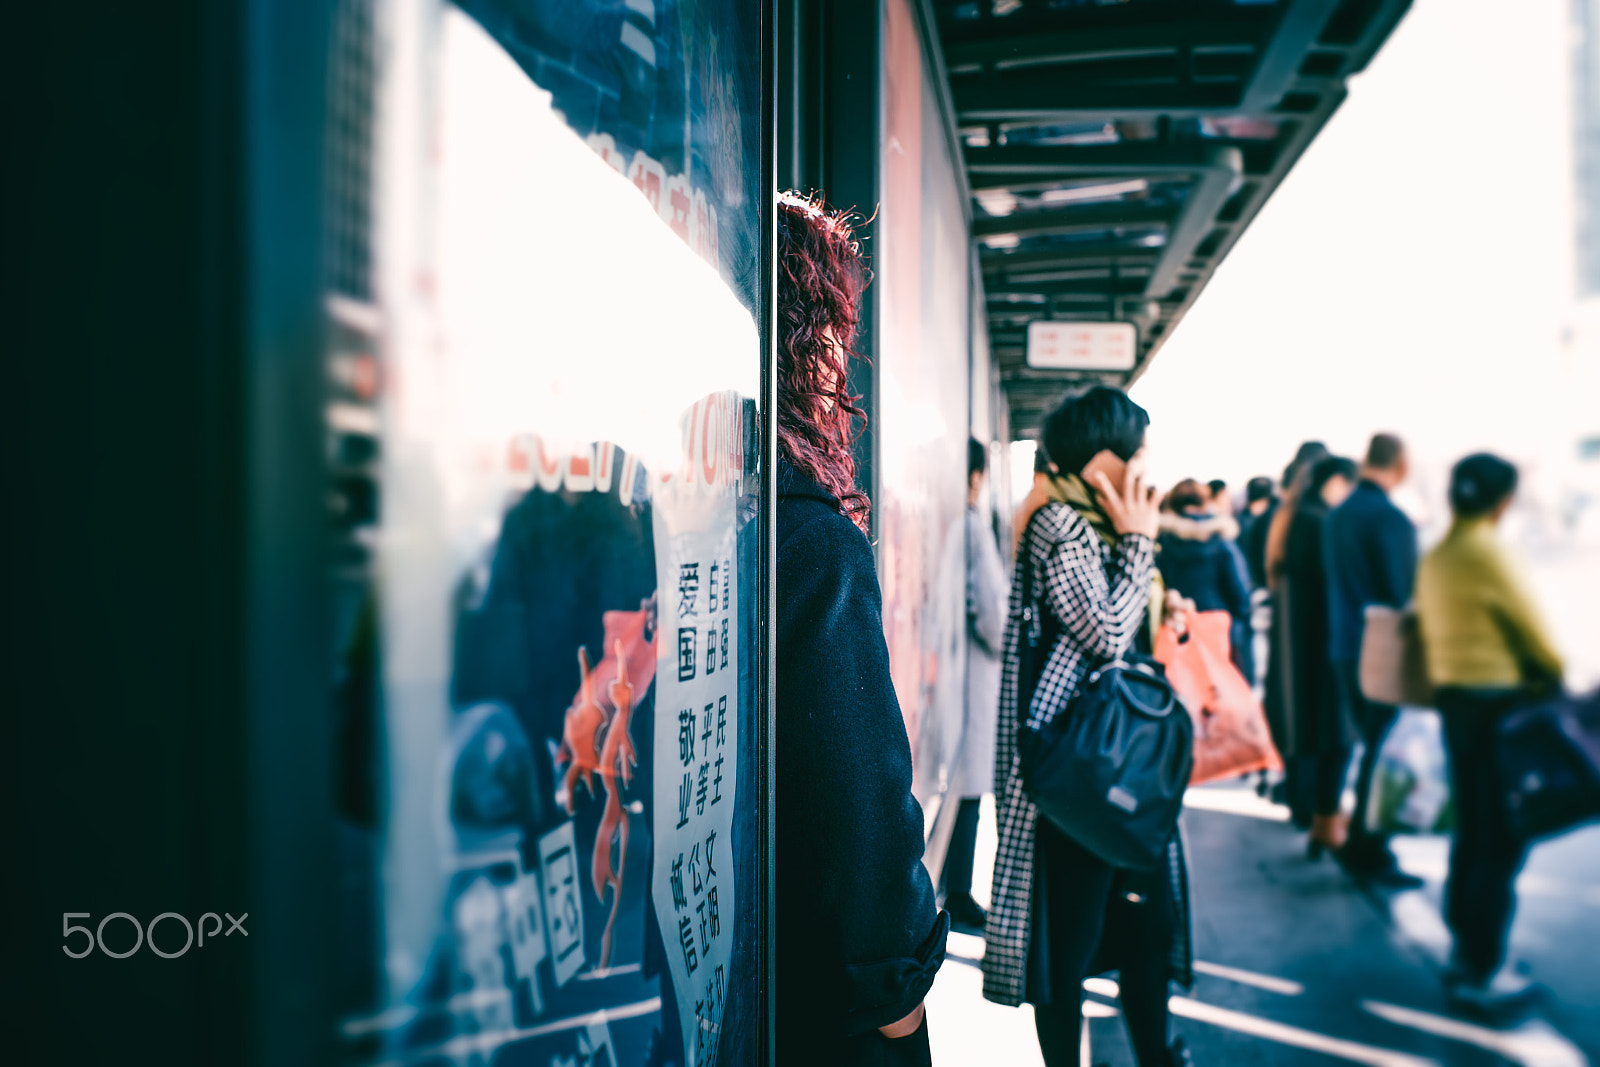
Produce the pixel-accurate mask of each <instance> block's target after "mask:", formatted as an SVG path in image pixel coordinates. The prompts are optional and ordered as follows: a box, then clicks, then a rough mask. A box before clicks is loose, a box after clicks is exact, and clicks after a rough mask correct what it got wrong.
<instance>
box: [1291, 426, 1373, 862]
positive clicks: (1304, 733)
mask: <svg viewBox="0 0 1600 1067" xmlns="http://www.w3.org/2000/svg"><path fill="white" fill-rule="evenodd" d="M1355 483H1356V464H1355V461H1354V460H1350V459H1346V458H1345V457H1344V456H1328V457H1326V458H1325V459H1320V460H1318V461H1317V462H1316V463H1314V464H1312V466H1311V476H1310V480H1309V481H1308V482H1307V483H1306V487H1305V492H1304V493H1303V494H1302V495H1301V497H1300V501H1299V503H1298V504H1297V505H1296V506H1295V510H1294V516H1293V517H1292V518H1291V519H1290V520H1289V537H1288V541H1287V544H1286V546H1285V559H1284V567H1285V570H1286V573H1287V575H1288V578H1289V581H1290V582H1291V583H1292V584H1293V585H1294V590H1295V593H1294V597H1293V599H1292V600H1291V601H1290V608H1289V612H1290V614H1289V678H1290V683H1289V684H1290V688H1291V693H1292V699H1291V701H1290V713H1291V714H1292V715H1293V716H1294V730H1293V732H1292V736H1293V738H1294V747H1293V748H1292V749H1291V750H1290V751H1288V752H1285V753H1284V754H1283V755H1284V757H1285V758H1286V759H1293V760H1295V761H1297V764H1298V767H1299V769H1300V770H1301V773H1300V774H1298V775H1297V776H1296V784H1297V786H1298V787H1299V788H1298V789H1297V791H1296V793H1295V794H1294V795H1292V796H1291V798H1290V806H1291V807H1293V808H1296V809H1298V814H1299V816H1300V819H1299V821H1306V820H1307V817H1309V821H1310V823H1311V835H1310V843H1309V845H1308V847H1307V854H1308V855H1310V856H1311V858H1312V859H1316V858H1318V857H1319V856H1321V855H1322V852H1323V850H1324V849H1331V850H1334V851H1337V850H1339V849H1340V848H1343V847H1344V845H1345V841H1346V837H1347V835H1348V830H1349V824H1350V820H1349V817H1348V816H1345V815H1343V814H1342V813H1341V811H1340V801H1341V799H1342V798H1343V795H1344V775H1345V768H1347V767H1348V766H1349V765H1350V749H1351V747H1352V746H1353V745H1354V743H1355V731H1354V729H1353V728H1352V727H1351V726H1350V724H1349V719H1348V716H1347V715H1346V714H1345V709H1344V704H1343V702H1342V701H1341V700H1340V695H1339V686H1338V683H1337V681H1335V679H1334V673H1333V661H1332V660H1331V659H1329V657H1328V572H1327V566H1326V563H1325V562H1324V558H1323V551H1324V550H1323V542H1324V540H1325V531H1326V528H1327V525H1328V514H1329V513H1330V512H1331V511H1332V510H1333V509H1334V508H1336V507H1338V506H1339V505H1340V504H1342V503H1343V502H1344V499H1345V498H1346V497H1347V496H1349V495H1350V490H1351V489H1352V488H1354V486H1355Z"/></svg>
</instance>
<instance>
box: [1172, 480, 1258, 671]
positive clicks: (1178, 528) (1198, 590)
mask: <svg viewBox="0 0 1600 1067" xmlns="http://www.w3.org/2000/svg"><path fill="white" fill-rule="evenodd" d="M1167 504H1168V507H1169V508H1170V510H1169V511H1167V512H1165V513H1164V514H1163V515H1162V516H1161V536H1160V537H1159V538H1157V542H1156V543H1157V544H1158V545H1159V546H1160V554H1159V555H1158V556H1157V557H1156V565H1157V567H1158V569H1159V570H1160V571H1161V580H1162V581H1163V582H1165V583H1166V586H1167V588H1168V589H1176V590H1177V591H1178V592H1179V593H1182V594H1183V595H1184V596H1186V597H1188V598H1189V599H1190V600H1192V601H1194V606H1195V610H1196V611H1226V612H1227V613H1228V617H1229V618H1230V619H1232V624H1231V625H1230V626H1229V628H1228V642H1229V655H1230V656H1231V657H1232V659H1233V665H1234V666H1235V667H1237V668H1238V669H1239V673H1240V674H1242V675H1244V678H1245V680H1246V681H1248V682H1251V683H1254V681H1255V676H1256V667H1255V658H1254V656H1253V654H1252V649H1251V647H1250V646H1251V640H1252V637H1253V634H1252V632H1251V629H1250V586H1249V581H1248V579H1247V578H1246V576H1245V563H1244V557H1243V556H1242V555H1241V554H1240V552H1239V547H1238V545H1236V544H1235V543H1234V538H1235V537H1237V536H1238V535H1239V525H1238V523H1237V522H1236V521H1235V520H1234V518H1233V517H1232V516H1231V515H1227V514H1214V513H1213V512H1212V511H1210V510H1209V507H1210V503H1209V501H1208V499H1207V495H1206V490H1205V488H1204V487H1202V486H1201V485H1200V483H1199V482H1196V481H1195V480H1194V479H1192V478H1187V479H1185V480H1183V481H1181V482H1179V483H1178V484H1177V485H1176V486H1175V487H1174V488H1173V490H1172V493H1171V494H1170V495H1169V496H1168V497H1167Z"/></svg>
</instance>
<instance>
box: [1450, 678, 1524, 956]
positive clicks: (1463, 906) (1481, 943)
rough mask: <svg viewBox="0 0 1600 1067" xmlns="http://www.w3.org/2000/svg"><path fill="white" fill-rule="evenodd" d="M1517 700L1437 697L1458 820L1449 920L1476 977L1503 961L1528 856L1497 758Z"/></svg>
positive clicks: (1501, 695) (1479, 693)
mask: <svg viewBox="0 0 1600 1067" xmlns="http://www.w3.org/2000/svg"><path fill="white" fill-rule="evenodd" d="M1520 701H1521V696H1520V694H1519V693H1518V692H1517V691H1515V690H1505V689H1454V688H1450V689H1440V690H1439V692H1438V703H1439V715H1440V717H1441V718H1442V719H1443V721H1444V746H1445V751H1446V752H1447V753H1448V754H1449V757H1450V790H1451V798H1452V800H1453V801H1454V803H1455V813H1456V830H1455V837H1454V838H1453V840H1452V841H1451V845H1450V881H1449V882H1448V883H1447V884H1446V885H1445V891H1444V920H1445V923H1446V924H1447V925H1448V926H1449V927H1450V932H1451V933H1452V934H1454V935H1455V941H1456V962H1457V963H1458V964H1460V965H1462V966H1463V967H1464V968H1466V969H1467V970H1468V971H1469V972H1471V973H1472V974H1473V975H1474V976H1475V977H1479V978H1486V977H1488V976H1489V975H1491V974H1493V973H1494V972H1495V971H1496V970H1497V969H1498V968H1499V966H1500V964H1501V963H1502V962H1503V961H1504V960H1505V955H1506V938H1507V936H1508V935H1509V934H1510V932H1511V918H1512V913H1513V912H1514V911H1515V910H1516V889H1515V886H1516V880H1517V872H1518V871H1520V870H1521V869H1522V863H1523V860H1525V859H1526V858H1527V855H1528V849H1527V846H1526V845H1525V844H1524V843H1523V842H1522V841H1520V840H1518V839H1517V837H1516V835H1514V834H1513V833H1512V832H1511V824H1510V822H1509V821H1508V820H1507V818H1506V808H1505V797H1506V791H1505V787H1504V786H1503V785H1502V784H1501V781H1500V769H1499V767H1498V765H1497V764H1496V762H1495V758H1494V745H1495V738H1496V732H1495V727H1496V726H1497V725H1498V724H1499V722H1500V719H1501V718H1502V717H1503V716H1504V715H1505V714H1506V713H1507V712H1509V711H1511V710H1512V709H1514V708H1515V707H1516V706H1517V705H1518V704H1519V703H1520Z"/></svg>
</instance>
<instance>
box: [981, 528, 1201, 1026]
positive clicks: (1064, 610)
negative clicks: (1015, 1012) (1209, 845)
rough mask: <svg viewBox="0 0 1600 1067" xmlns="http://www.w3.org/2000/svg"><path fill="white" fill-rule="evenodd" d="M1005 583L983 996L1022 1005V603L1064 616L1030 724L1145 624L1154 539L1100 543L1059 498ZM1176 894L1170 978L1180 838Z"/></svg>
mask: <svg viewBox="0 0 1600 1067" xmlns="http://www.w3.org/2000/svg"><path fill="white" fill-rule="evenodd" d="M1021 547H1022V551H1024V552H1028V553H1030V554H1031V555H1032V560H1033V564H1032V567H1031V568H1028V567H1024V566H1023V565H1022V562H1021V561H1020V560H1019V561H1018V565H1017V568H1016V577H1015V579H1014V580H1013V581H1012V585H1011V605H1010V612H1009V615H1008V618H1007V622H1006V635H1005V644H1004V662H1003V666H1002V674H1001V681H1000V714H999V723H998V728H997V732H996V737H995V762H994V767H995V783H994V794H995V803H996V811H997V815H998V822H999V837H1000V847H999V851H998V853H997V855H996V856H995V864H994V889H993V894H992V902H991V904H990V907H989V918H988V922H987V924H986V926H985V928H984V938H985V941H986V946H985V949H984V956H983V995H984V996H985V997H987V998H988V999H989V1000H993V1001H996V1002H998V1003H1000V1004H1008V1005H1017V1004H1021V1003H1022V1001H1023V999H1024V998H1025V996H1026V994H1027V991H1026V989H1025V985H1026V975H1027V968H1028V943H1029V936H1030V934H1031V923H1032V919H1033V846H1034V822H1035V820H1036V819H1037V818H1038V810H1037V809H1036V808H1035V807H1034V806H1033V804H1032V803H1031V802H1030V801H1029V800H1028V798H1027V796H1026V794H1024V793H1023V790H1022V777H1021V774H1020V772H1019V760H1018V756H1017V744H1016V733H1017V688H1018V668H1019V664H1020V658H1021V657H1020V655H1019V644H1020V641H1021V638H1022V627H1023V625H1024V623H1023V618H1022V610H1023V606H1024V604H1025V603H1031V602H1032V601H1033V599H1034V598H1035V597H1037V598H1039V600H1040V602H1041V603H1046V604H1048V605H1049V609H1050V610H1052V611H1054V612H1055V614H1056V616H1057V618H1059V619H1060V621H1061V637H1060V639H1058V640H1057V642H1056V646H1055V648H1053V649H1052V650H1051V652H1050V657H1049V659H1048V661H1047V662H1046V663H1045V667H1044V672H1043V673H1042V674H1041V675H1040V678H1039V685H1038V688H1037V689H1036V690H1035V691H1034V696H1033V700H1032V702H1031V703H1030V705H1029V708H1028V722H1029V725H1030V726H1033V727H1039V726H1042V725H1043V724H1044V723H1045V722H1047V721H1048V720H1049V719H1050V718H1051V717H1053V715H1054V714H1055V712H1056V711H1058V710H1059V709H1060V708H1061V706H1062V705H1063V704H1065V703H1066V701H1067V698H1068V697H1069V696H1070V695H1071V694H1072V693H1073V692H1074V691H1075V690H1076V689H1077V688H1078V686H1079V685H1081V684H1082V683H1083V679H1084V678H1085V677H1086V676H1087V675H1088V673H1089V672H1090V671H1091V670H1092V669H1093V668H1094V667H1095V666H1097V665H1098V664H1100V663H1104V662H1106V661H1108V660H1112V659H1115V658H1116V657H1118V656H1120V655H1122V654H1124V653H1126V652H1127V651H1128V649H1129V648H1131V647H1132V646H1133V643H1134V641H1135V639H1136V638H1137V637H1138V635H1139V631H1140V629H1141V627H1142V626H1143V625H1144V622H1145V618H1146V612H1147V610H1148V608H1149V601H1150V586H1151V579H1152V578H1153V576H1154V573H1155V545H1154V543H1153V542H1152V541H1151V540H1150V539H1149V538H1148V537H1145V536H1143V535H1141V534H1128V535H1125V536H1123V537H1122V538H1120V539H1119V540H1118V542H1117V543H1116V544H1115V545H1114V546H1113V545H1107V544H1106V543H1105V542H1104V541H1103V540H1101V538H1100V536H1099V535H1098V534H1097V533H1095V531H1094V528H1093V527H1091V526H1090V525H1089V523H1088V522H1087V521H1086V520H1085V519H1084V518H1083V516H1082V515H1080V514H1078V512H1077V511H1075V510H1074V509H1072V508H1071V507H1069V506H1067V505H1066V504H1059V503H1051V504H1046V505H1045V506H1044V507H1042V508H1040V509H1039V511H1038V512H1037V513H1036V514H1035V515H1034V517H1033V519H1032V520H1031V521H1030V522H1029V524H1028V528H1027V532H1026V533H1025V534H1024V536H1023V539H1022V546H1021ZM1030 569H1031V571H1032V579H1033V583H1034V589H1033V591H1032V595H1031V596H1028V597H1027V598H1024V595H1023V594H1024V591H1023V588H1022V582H1023V578H1024V574H1025V573H1027V572H1028V571H1029V570H1030ZM1168 853H1169V854H1168V867H1169V874H1170V875H1171V877H1172V880H1173V891H1174V892H1173V899H1174V900H1175V901H1176V902H1177V903H1178V907H1179V914H1180V916H1181V917H1182V920H1183V921H1182V923H1181V926H1180V936H1179V937H1178V938H1177V939H1176V940H1177V941H1178V942H1180V944H1178V945H1175V946H1174V953H1173V956H1174V959H1173V965H1174V966H1173V971H1174V975H1175V977H1178V978H1179V979H1180V980H1183V981H1187V975H1188V971H1189V939H1188V921H1187V920H1188V886H1187V878H1186V876H1185V869H1184V861H1183V853H1182V847H1181V843H1180V841H1179V839H1178V837H1177V836H1176V835H1174V837H1173V843H1172V845H1171V847H1170V848H1169V849H1168Z"/></svg>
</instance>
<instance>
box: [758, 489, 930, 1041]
mask: <svg viewBox="0 0 1600 1067" xmlns="http://www.w3.org/2000/svg"><path fill="white" fill-rule="evenodd" d="M777 488H778V531H777V532H778V537H777V550H778V568H777V570H778V573H777V579H778V612H777V639H778V659H777V688H778V694H777V697H778V699H777V704H778V708H777V718H778V723H777V752H776V759H777V779H778V781H777V791H778V796H777V820H778V840H777V858H776V865H777V868H776V875H777V885H776V894H777V900H776V904H777V907H776V910H775V912H774V914H773V922H774V924H775V930H774V937H775V946H774V948H775V953H776V958H775V967H776V975H775V977H776V985H777V988H776V998H775V1002H776V1005H777V1018H776V1031H777V1032H776V1035H775V1036H776V1046H777V1056H778V1062H779V1063H780V1064H785V1063H796V1064H800V1063H804V1064H808V1065H809V1064H828V1065H830V1067H833V1065H838V1064H843V1063H853V1062H876V1061H873V1060H871V1056H872V1055H873V1053H874V1048H873V1046H874V1045H876V1044H880V1043H882V1042H883V1041H885V1040H886V1039H885V1038H883V1037H882V1035H880V1034H878V1033H877V1032H876V1031H877V1028H878V1027H880V1026H885V1025H887V1024H889V1023H892V1022H895V1021H897V1020H899V1019H902V1018H904V1017H905V1016H906V1015H908V1014H910V1013H911V1011H912V1010H913V1009H915V1008H916V1006H917V1004H918V1003H920V1002H921V1001H922V999H923V997H925V996H926V995H927V992H928V990H929V989H930V988H931V987H932V985H933V979H934V975H935V973H936V972H937V971H938V969H939V965H940V964H941V963H942V962H943V961H944V949H945V935H946V933H947V932H948V930H949V926H950V924H949V919H948V917H947V916H946V915H945V914H944V913H942V912H940V911H939V909H938V906H937V904H936V902H935V897H934V891H933V884H932V882H931V881H930V879H929V877H928V872H927V870H926V868H924V867H923V865H922V848H923V815H922V809H921V808H920V807H919V806H918V805H917V802H916V801H915V800H914V799H913V798H912V796H911V746H910V743H909V742H908V740H907V738H906V729H905V724H904V721H903V720H902V719H901V716H900V704H899V701H898V700H897V699H896V698H895V692H894V684H893V681H892V680H891V678H890V676H889V650H888V646H887V645H886V644H885V641H884V633H883V608H882V593H881V592H880V590H879V587H878V575H877V569H876V567H875V565H874V563H873V557H872V546H871V545H870V544H868V542H867V539H866V537H865V536H864V535H863V534H862V532H861V531H860V530H859V529H857V528H856V526H855V524H854V523H852V522H851V521H850V520H849V519H848V518H846V517H845V516H844V515H843V514H841V513H840V510H839V501H838V500H837V499H836V498H835V497H834V496H833V495H832V494H830V493H828V492H827V491H826V490H824V489H822V488H821V487H819V486H818V485H817V484H816V483H815V482H813V481H812V480H811V479H809V478H807V477H805V476H804V475H802V474H800V473H799V472H798V471H796V470H795V469H794V468H793V467H792V466H790V465H789V464H788V463H787V462H785V461H783V460H780V461H779V466H778V486H777ZM876 1051H877V1055H879V1056H881V1055H882V1050H876Z"/></svg>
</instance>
